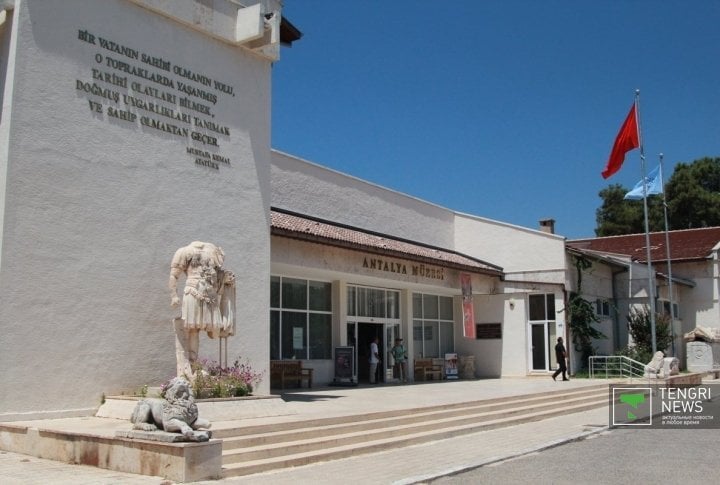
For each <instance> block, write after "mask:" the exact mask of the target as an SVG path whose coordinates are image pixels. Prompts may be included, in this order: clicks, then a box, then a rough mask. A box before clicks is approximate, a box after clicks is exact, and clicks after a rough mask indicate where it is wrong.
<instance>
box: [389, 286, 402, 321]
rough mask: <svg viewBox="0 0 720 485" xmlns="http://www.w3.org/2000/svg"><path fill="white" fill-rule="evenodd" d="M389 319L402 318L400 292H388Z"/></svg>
mask: <svg viewBox="0 0 720 485" xmlns="http://www.w3.org/2000/svg"><path fill="white" fill-rule="evenodd" d="M387 317H388V318H400V292H399V291H388V292H387Z"/></svg>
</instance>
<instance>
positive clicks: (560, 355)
mask: <svg viewBox="0 0 720 485" xmlns="http://www.w3.org/2000/svg"><path fill="white" fill-rule="evenodd" d="M555 358H556V359H557V361H558V368H557V370H556V371H555V373H554V374H553V375H552V378H553V380H555V378H556V377H557V376H558V374H560V373H561V372H562V376H563V379H562V380H564V381H569V380H570V379H568V378H567V376H566V375H565V374H566V372H567V365H565V359H567V352H565V346H564V345H563V339H562V337H558V339H557V345H556V346H555Z"/></svg>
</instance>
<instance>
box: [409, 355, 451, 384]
mask: <svg viewBox="0 0 720 485" xmlns="http://www.w3.org/2000/svg"><path fill="white" fill-rule="evenodd" d="M443 367H444V361H443V360H442V359H415V362H414V365H413V373H414V375H415V380H416V381H419V380H423V381H427V380H428V379H437V380H442V378H443Z"/></svg>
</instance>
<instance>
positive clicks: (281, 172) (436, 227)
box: [272, 151, 455, 249]
mask: <svg viewBox="0 0 720 485" xmlns="http://www.w3.org/2000/svg"><path fill="white" fill-rule="evenodd" d="M272 205H273V207H278V208H281V209H288V210H292V211H295V212H299V213H302V214H306V215H311V216H314V217H319V218H321V219H326V220H329V221H333V222H337V223H342V224H347V225H350V226H354V227H358V228H361V229H366V230H372V231H375V232H379V233H383V234H389V235H394V236H397V237H402V238H405V239H410V240H412V241H418V242H422V243H425V244H430V245H433V246H439V247H442V248H445V249H454V244H455V243H454V239H453V218H454V217H453V212H452V211H450V210H448V209H444V208H442V207H439V206H436V205H434V204H430V203H428V202H424V201H422V200H420V199H416V198H414V197H411V196H408V195H405V194H401V193H399V192H395V191H392V190H389V189H386V188H384V187H380V186H378V185H374V184H371V183H369V182H366V181H364V180H361V179H358V178H355V177H352V176H350V175H346V174H343V173H340V172H337V171H334V170H331V169H329V168H326V167H322V166H320V165H316V164H314V163H310V162H308V161H305V160H302V159H300V158H297V157H294V156H291V155H288V154H285V153H282V152H278V151H273V152H272Z"/></svg>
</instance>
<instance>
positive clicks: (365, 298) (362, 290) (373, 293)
mask: <svg viewBox="0 0 720 485" xmlns="http://www.w3.org/2000/svg"><path fill="white" fill-rule="evenodd" d="M347 306H348V316H349V317H370V318H388V319H395V320H397V319H399V318H400V292H399V291H397V290H385V289H382V288H366V287H364V286H348V287H347Z"/></svg>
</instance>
